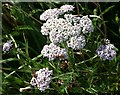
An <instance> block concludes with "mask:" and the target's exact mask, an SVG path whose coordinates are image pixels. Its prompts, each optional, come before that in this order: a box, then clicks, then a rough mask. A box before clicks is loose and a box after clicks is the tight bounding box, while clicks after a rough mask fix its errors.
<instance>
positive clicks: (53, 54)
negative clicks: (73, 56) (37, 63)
mask: <svg viewBox="0 0 120 95" xmlns="http://www.w3.org/2000/svg"><path fill="white" fill-rule="evenodd" d="M41 54H43V56H44V57H47V58H49V60H54V59H55V58H57V57H59V56H63V58H64V59H67V50H66V49H63V48H60V47H59V46H57V45H55V44H53V43H51V44H50V45H45V46H44V47H43V49H42V51H41Z"/></svg>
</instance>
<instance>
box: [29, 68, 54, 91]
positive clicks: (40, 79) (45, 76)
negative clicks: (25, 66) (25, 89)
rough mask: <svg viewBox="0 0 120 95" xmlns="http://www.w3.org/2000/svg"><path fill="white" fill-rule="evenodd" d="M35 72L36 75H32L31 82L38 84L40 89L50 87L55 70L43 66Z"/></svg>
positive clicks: (34, 84) (43, 89) (33, 84)
mask: <svg viewBox="0 0 120 95" xmlns="http://www.w3.org/2000/svg"><path fill="white" fill-rule="evenodd" d="M35 74H36V77H32V79H31V82H30V84H31V85H32V86H36V87H37V88H38V89H39V90H40V91H45V89H47V88H49V84H50V82H51V75H52V74H53V71H52V70H49V69H48V68H43V69H40V70H39V71H36V73H35Z"/></svg>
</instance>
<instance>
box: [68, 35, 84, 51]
mask: <svg viewBox="0 0 120 95" xmlns="http://www.w3.org/2000/svg"><path fill="white" fill-rule="evenodd" d="M67 44H68V47H71V48H72V49H74V50H79V49H82V48H83V47H84V46H85V44H86V43H85V37H84V36H82V35H80V36H74V37H71V38H70V40H69V41H68V42H67Z"/></svg>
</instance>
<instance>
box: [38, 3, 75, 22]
mask: <svg viewBox="0 0 120 95" xmlns="http://www.w3.org/2000/svg"><path fill="white" fill-rule="evenodd" d="M73 9H74V7H73V6H72V5H63V6H61V7H60V9H58V8H54V9H48V10H46V11H45V12H44V13H42V14H41V15H40V20H44V21H46V20H48V19H52V18H58V17H59V15H61V14H64V13H65V12H68V11H72V10H73Z"/></svg>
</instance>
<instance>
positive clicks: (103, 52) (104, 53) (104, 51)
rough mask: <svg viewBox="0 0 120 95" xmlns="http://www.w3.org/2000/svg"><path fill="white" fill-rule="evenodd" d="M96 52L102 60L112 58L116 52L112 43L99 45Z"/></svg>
mask: <svg viewBox="0 0 120 95" xmlns="http://www.w3.org/2000/svg"><path fill="white" fill-rule="evenodd" d="M96 52H97V55H98V56H99V57H100V58H102V59H103V60H113V58H115V56H116V54H117V53H116V51H115V46H114V45H113V44H107V45H100V46H99V48H98V49H97V50H96Z"/></svg>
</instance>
